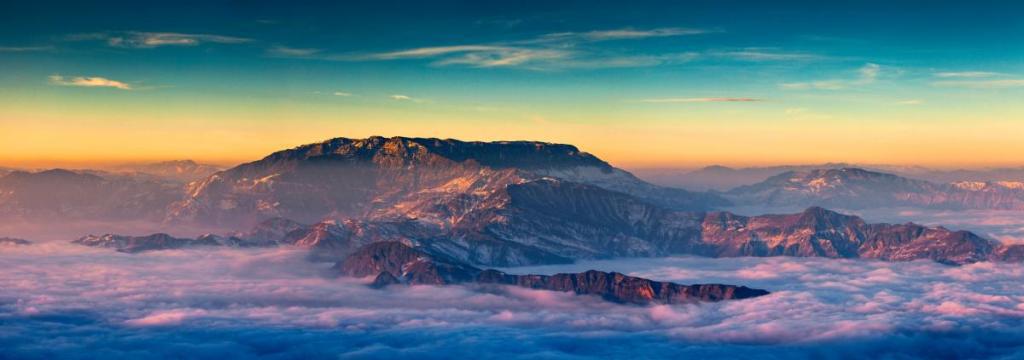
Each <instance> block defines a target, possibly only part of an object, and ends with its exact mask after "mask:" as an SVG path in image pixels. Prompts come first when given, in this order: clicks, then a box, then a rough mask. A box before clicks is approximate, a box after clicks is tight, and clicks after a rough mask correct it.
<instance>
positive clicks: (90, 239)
mask: <svg viewBox="0 0 1024 360" xmlns="http://www.w3.org/2000/svg"><path fill="white" fill-rule="evenodd" d="M72 243H75V244H79V245H85V246H92V247H101V248H111V249H115V250H117V251H120V252H126V253H138V252H143V251H153V250H167V249H181V248H185V247H190V246H218V245H222V244H220V243H218V242H216V241H215V240H214V239H213V238H204V239H202V240H197V239H187V238H176V237H173V236H170V235H167V234H162V233H160V234H152V235H147V236H124V235H113V234H106V235H100V236H96V235H87V236H83V237H81V238H79V239H77V240H74V241H72Z"/></svg>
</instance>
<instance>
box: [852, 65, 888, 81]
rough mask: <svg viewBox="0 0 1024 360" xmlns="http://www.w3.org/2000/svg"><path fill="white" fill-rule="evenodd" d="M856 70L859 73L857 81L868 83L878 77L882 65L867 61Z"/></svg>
mask: <svg viewBox="0 0 1024 360" xmlns="http://www.w3.org/2000/svg"><path fill="white" fill-rule="evenodd" d="M857 72H858V73H860V79H858V80H857V82H858V83H860V84H870V83H873V82H875V80H876V79H878V74H879V73H881V72H882V67H881V66H879V65H878V64H874V63H867V64H864V66H861V68H860V69H859V70H857Z"/></svg>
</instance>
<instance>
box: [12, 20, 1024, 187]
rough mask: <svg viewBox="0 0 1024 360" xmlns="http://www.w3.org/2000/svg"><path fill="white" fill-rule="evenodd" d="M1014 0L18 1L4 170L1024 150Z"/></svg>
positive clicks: (939, 157) (911, 157)
mask: <svg viewBox="0 0 1024 360" xmlns="http://www.w3.org/2000/svg"><path fill="white" fill-rule="evenodd" d="M1021 14H1024V4H1021V3H1019V2H1012V1H971V2H964V1H958V2H952V1H827V2H823V1H781V2H771V3H770V4H769V2H763V1H672V2H669V1H666V2H649V1H635V2H629V3H628V4H626V3H614V2H596V1H580V2H558V3H557V4H555V3H554V2H549V1H521V2H502V3H497V2H481V1H464V2H463V1H458V2H451V1H438V2H402V1H373V2H355V1H345V2H325V3H317V2H288V3H271V2H258V1H230V2H217V1H204V2H181V1H177V2H161V1H147V2H138V1H132V2H90V3H89V4H84V3H83V2H67V3H63V2H50V1H31V2H15V1H8V2H3V3H0V24H3V25H2V26H0V69H2V71H0V166H28V167H49V166H88V165H95V164H108V163H118V162H138V161H156V160H171V159H183V158H189V159H195V160H199V161H205V162H212V163H218V164H233V163H238V162H243V161H249V160H254V159H258V158H260V157H262V156H265V155H267V154H269V153H270V152H273V151H276V150H280V149H285V148H291V147H294V146H297V145H301V144H306V143H311V142H316V141H321V140H325V139H329V138H334V137H353V138H360V137H366V136H371V135H383V136H428V137H440V138H458V139H463V140H539V141H548V142H559V143H571V144H574V145H576V146H578V147H580V148H581V149H583V150H584V151H588V152H591V153H593V154H595V155H597V156H599V157H601V158H603V159H605V160H607V161H610V162H612V163H613V164H616V165H620V166H625V167H692V166H702V165H709V164H725V165H732V166H748V165H774V164H794V163H821V162H852V163H876V164H877V163H889V164H917V165H926V166H933V167H972V166H1019V165H1024V141H1021V135H1022V134H1024V102H1022V101H1021V99H1022V98H1024V41H1021V40H1022V39H1024V16H1021Z"/></svg>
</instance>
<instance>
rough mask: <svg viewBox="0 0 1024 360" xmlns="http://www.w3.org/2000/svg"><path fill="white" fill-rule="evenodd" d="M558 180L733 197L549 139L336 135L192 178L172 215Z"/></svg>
mask: <svg viewBox="0 0 1024 360" xmlns="http://www.w3.org/2000/svg"><path fill="white" fill-rule="evenodd" d="M546 177H552V178H558V179H561V180H565V181H572V182H577V183H583V184H590V185H594V186H598V187H602V188H606V189H613V190H615V191H618V192H623V193H627V194H630V195H632V196H635V197H637V198H640V199H644V200H646V201H649V202H652V203H655V204H658V205H660V206H664V207H667V208H671V209H676V210H706V209H709V208H712V207H714V206H717V205H723V204H726V202H725V201H724V200H722V199H721V198H720V197H718V196H715V195H711V194H698V193H692V192H688V191H685V190H681V189H672V188H663V187H659V186H655V185H652V184H649V183H646V182H644V181H642V180H640V179H638V178H636V177H634V176H633V175H632V174H630V173H628V172H626V171H623V170H620V169H617V168H614V167H612V166H611V165H609V164H608V163H606V162H604V161H602V160H600V159H598V158H596V157H594V156H593V155H590V154H587V153H585V152H581V151H579V150H578V149H577V148H576V147H574V146H571V145H562V144H549V143H542V142H526V141H503V142H464V141H458V140H450V139H446V140H442V139H423V138H403V137H393V138H383V137H370V138H366V139H347V138H337V139H332V140H328V141H324V142H321V143H316V144H310V145H304V146H300V147H297V148H294V149H290V150H284V151H279V152H276V153H274V154H271V155H269V156H267V157H265V158H263V159H262V160H259V161H255V162H251V163H247V164H242V165H239V166H237V167H235V168H231V169H228V170H225V171H222V172H218V173H216V174H214V175H212V176H210V177H208V178H206V179H204V180H201V181H196V182H193V183H192V184H190V185H189V187H188V189H187V191H186V192H187V196H186V198H185V200H183V201H180V202H178V203H176V204H174V205H173V206H172V207H171V210H170V212H169V214H168V220H170V221H178V222H213V223H219V224H251V223H255V222H257V221H259V220H262V219H265V218H268V217H285V218H290V219H295V220H299V221H305V222H312V221H316V220H319V219H322V218H324V217H327V216H332V217H341V218H375V219H379V218H382V217H396V216H399V217H405V216H408V215H412V216H413V217H417V218H431V219H432V220H433V221H434V222H436V223H438V224H440V225H441V226H449V225H451V224H450V221H451V220H453V219H452V218H454V217H459V216H460V215H461V213H463V212H465V211H466V210H468V209H470V208H475V207H487V206H493V205H494V204H497V203H501V202H504V201H506V199H504V198H507V196H505V195H504V194H503V193H504V191H505V188H506V187H507V186H510V185H514V184H520V183H524V182H528V181H535V180H538V179H542V178H546Z"/></svg>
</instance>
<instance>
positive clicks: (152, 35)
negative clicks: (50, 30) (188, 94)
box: [66, 31, 253, 49]
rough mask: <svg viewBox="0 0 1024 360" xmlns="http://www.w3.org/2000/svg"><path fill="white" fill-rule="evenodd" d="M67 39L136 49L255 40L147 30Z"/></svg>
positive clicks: (103, 33)
mask: <svg viewBox="0 0 1024 360" xmlns="http://www.w3.org/2000/svg"><path fill="white" fill-rule="evenodd" d="M66 39H67V40H69V41H104V42H106V43H107V45H109V46H111V47H120V48H135V49H148V48H156V47H163V46H198V45H201V44H205V43H212V44H242V43H249V42H252V41H253V40H252V39H248V38H243V37H235V36H225V35H213V34H186V33H176V32H145V31H126V32H114V33H107V32H101V33H87V34H74V35H70V36H67V37H66Z"/></svg>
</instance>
